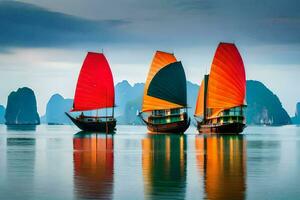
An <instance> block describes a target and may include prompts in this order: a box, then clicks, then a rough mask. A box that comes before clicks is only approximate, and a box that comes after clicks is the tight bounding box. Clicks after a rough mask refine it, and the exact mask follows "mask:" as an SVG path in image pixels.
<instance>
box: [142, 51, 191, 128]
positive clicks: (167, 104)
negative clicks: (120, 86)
mask: <svg viewBox="0 0 300 200" xmlns="http://www.w3.org/2000/svg"><path fill="white" fill-rule="evenodd" d="M139 116H140V117H141V119H142V120H143V121H144V122H145V123H146V124H147V127H148V130H149V131H150V132H152V133H161V132H162V133H183V132H184V131H186V129H187V128H188V127H189V125H190V118H189V117H188V114H187V94H186V77H185V72H184V69H183V66H182V64H181V62H180V61H177V60H176V58H175V56H174V55H173V54H171V53H166V52H162V51H157V52H156V53H155V55H154V58H153V61H152V64H151V67H150V70H149V73H148V77H147V80H146V83H145V88H144V96H143V104H142V112H140V113H139Z"/></svg>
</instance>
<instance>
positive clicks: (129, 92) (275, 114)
mask: <svg viewBox="0 0 300 200" xmlns="http://www.w3.org/2000/svg"><path fill="white" fill-rule="evenodd" d="M143 90H144V84H143V83H138V84H135V85H134V86H131V85H130V84H129V83H128V82H127V81H122V82H120V83H118V84H117V85H116V102H117V105H118V108H117V109H118V117H117V120H118V123H119V124H142V122H141V120H140V119H139V118H138V117H137V116H136V114H137V112H138V111H140V110H141V104H142V95H143ZM198 90H199V85H197V84H194V83H191V82H189V81H188V82H187V101H188V106H189V110H188V112H189V115H190V116H191V117H193V114H194V111H195V106H196V100H197V96H198ZM246 101H247V104H248V107H247V115H246V118H247V123H248V124H261V122H263V123H265V122H272V123H273V125H284V124H290V123H291V119H290V117H289V116H288V114H287V112H286V111H285V109H284V108H283V107H282V104H281V102H280V101H279V99H278V97H277V96H276V95H274V94H273V93H272V92H271V91H270V90H269V89H268V88H266V87H265V86H264V85H263V84H262V83H261V82H259V81H251V80H250V81H247V99H246Z"/></svg>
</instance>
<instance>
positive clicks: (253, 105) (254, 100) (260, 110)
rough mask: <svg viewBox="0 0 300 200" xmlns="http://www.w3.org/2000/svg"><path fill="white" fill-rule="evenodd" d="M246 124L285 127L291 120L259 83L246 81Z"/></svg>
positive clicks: (273, 96) (275, 99)
mask: <svg viewBox="0 0 300 200" xmlns="http://www.w3.org/2000/svg"><path fill="white" fill-rule="evenodd" d="M247 104H248V107H247V123H248V124H265V123H271V124H273V125H286V124H290V123H291V119H290V117H289V115H288V113H287V112H286V110H285V109H284V108H283V107H282V104H281V102H280V100H279V98H278V97H277V96H276V95H275V94H273V93H272V92H271V91H270V90H269V89H268V88H267V87H266V86H265V85H264V84H262V83H261V82H259V81H253V80H249V81H247Z"/></svg>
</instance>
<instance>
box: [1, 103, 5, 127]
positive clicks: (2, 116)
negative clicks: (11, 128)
mask: <svg viewBox="0 0 300 200" xmlns="http://www.w3.org/2000/svg"><path fill="white" fill-rule="evenodd" d="M4 115H5V108H4V106H2V105H0V124H4V123H5V118H4Z"/></svg>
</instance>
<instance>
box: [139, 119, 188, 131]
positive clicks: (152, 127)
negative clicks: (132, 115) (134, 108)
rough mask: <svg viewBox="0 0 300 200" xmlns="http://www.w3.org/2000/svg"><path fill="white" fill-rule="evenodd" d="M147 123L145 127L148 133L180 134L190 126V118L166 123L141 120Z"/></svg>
mask: <svg viewBox="0 0 300 200" xmlns="http://www.w3.org/2000/svg"><path fill="white" fill-rule="evenodd" d="M143 121H144V122H145V123H146V124H147V128H148V130H149V131H151V132H150V133H173V134H182V133H184V132H185V131H186V130H187V129H188V128H189V126H190V118H188V119H185V120H183V121H178V122H173V123H166V124H151V123H149V122H147V121H145V120H143Z"/></svg>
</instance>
